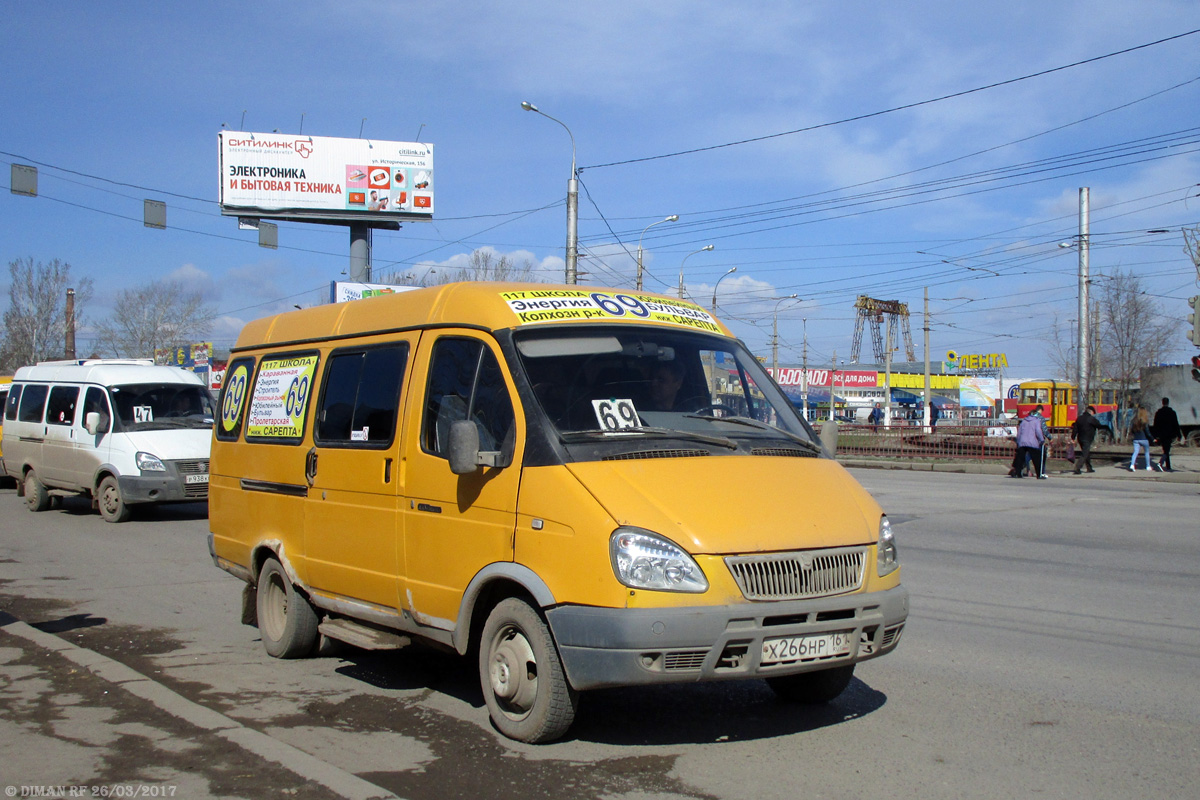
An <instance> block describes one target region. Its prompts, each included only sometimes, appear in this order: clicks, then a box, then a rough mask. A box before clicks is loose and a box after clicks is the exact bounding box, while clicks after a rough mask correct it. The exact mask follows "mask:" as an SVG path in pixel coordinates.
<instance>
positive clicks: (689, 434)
mask: <svg viewBox="0 0 1200 800" xmlns="http://www.w3.org/2000/svg"><path fill="white" fill-rule="evenodd" d="M629 433H636V434H639V435H642V436H653V437H661V438H670V439H691V440H693V441H696V442H704V443H705V444H713V445H716V446H718V447H728V448H729V449H730V450H737V449H738V446H737V442H735V441H733V440H732V439H727V438H726V437H724V436H709V435H707V434H704V433H696V432H695V431H681V430H677V429H675V428H658V427H654V426H650V425H639V426H637V427H635V428H614V429H613V430H606V431H565V432H563V433H560V434H559V435H558V436H559V438H560V439H561V440H562V441H564V442H579V441H585V440H587V439H610V438H614V437H619V436H620V435H621V434H629Z"/></svg>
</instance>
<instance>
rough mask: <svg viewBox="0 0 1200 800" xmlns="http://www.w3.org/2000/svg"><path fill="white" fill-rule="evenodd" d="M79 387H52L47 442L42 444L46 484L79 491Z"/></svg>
mask: <svg viewBox="0 0 1200 800" xmlns="http://www.w3.org/2000/svg"><path fill="white" fill-rule="evenodd" d="M78 405H79V387H78V386H69V385H68V386H61V385H60V386H51V387H50V398H49V400H47V402H46V427H45V437H46V438H45V441H44V442H43V443H42V472H41V477H42V483H44V484H46V485H47V486H60V487H65V488H75V485H76V484H75V475H76V474H77V471H76V469H75V467H74V461H75V411H76V409H77V407H78Z"/></svg>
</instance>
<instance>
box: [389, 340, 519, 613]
mask: <svg viewBox="0 0 1200 800" xmlns="http://www.w3.org/2000/svg"><path fill="white" fill-rule="evenodd" d="M414 371H415V374H417V375H420V376H423V377H424V383H425V385H424V386H419V387H418V386H416V385H414V387H413V389H412V391H411V392H410V398H409V408H408V412H407V415H406V425H407V430H406V431H405V440H406V441H405V442H404V453H405V456H404V470H403V472H404V476H405V492H406V494H407V496H408V500H407V502H406V503H405V505H404V508H403V511H404V514H405V515H406V517H407V519H406V522H405V529H404V553H405V558H406V562H407V578H408V594H407V597H406V601H407V603H406V604H407V606H408V607H409V608H410V610H412V612H413V615H414V617H415V618H416V619H417V621H418V622H420V623H422V624H425V625H432V626H434V627H438V628H442V629H445V630H450V629H453V627H454V624H455V620H456V618H457V616H458V609H459V606H460V604H461V601H462V595H463V591H464V590H465V589H466V587H467V584H468V583H469V582H470V581H471V578H473V577H474V576H475V574H476V573H477V572H479V570H480V569H482V568H483V567H485V566H486V565H488V564H491V563H494V562H503V561H511V560H512V557H513V537H514V535H515V529H516V505H517V489H518V486H519V483H520V475H521V469H520V465H521V456H522V453H523V449H524V435H525V431H524V419H523V417H522V415H521V414H520V413H519V409H517V408H514V402H513V398H514V397H515V396H516V394H515V392H513V390H512V388H511V387H512V378H511V376H509V374H508V372H507V369H506V368H505V366H504V362H503V359H502V358H500V357H499V356H498V354H497V352H496V350H495V344H494V343H493V342H492V341H491V340H490V339H485V338H483V337H481V336H480V335H479V334H477V333H475V332H473V331H461V332H458V331H436V332H432V333H430V332H427V333H426V334H425V336H424V337H423V338H422V340H421V348H420V352H419V354H418V357H417V360H416V364H415V365H414ZM462 419H471V420H473V421H474V422H475V423H476V426H477V427H478V429H479V439H480V448H481V450H498V451H500V452H501V453H502V457H501V463H502V464H504V466H499V467H483V468H480V469H478V470H477V471H475V472H473V473H470V474H468V475H455V474H454V473H452V472H451V471H450V462H449V460H448V455H449V433H450V424H451V423H452V422H454V421H456V420H462Z"/></svg>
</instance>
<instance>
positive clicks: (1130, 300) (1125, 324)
mask: <svg viewBox="0 0 1200 800" xmlns="http://www.w3.org/2000/svg"><path fill="white" fill-rule="evenodd" d="M1097 284H1098V289H1099V291H1098V292H1097V294H1098V297H1097V300H1096V308H1097V311H1098V313H1099V318H1100V332H1099V339H1100V358H1099V364H1098V366H1099V374H1100V376H1101V377H1102V378H1103V379H1107V380H1109V381H1111V382H1112V383H1113V384H1114V385H1115V386H1116V388H1117V390H1118V395H1117V397H1118V400H1117V402H1118V404H1120V405H1124V404H1125V403H1126V399H1127V398H1128V396H1129V390H1130V389H1131V388H1132V386H1133V385H1134V384H1135V383H1137V382H1138V380H1139V377H1140V371H1141V368H1142V367H1144V366H1146V365H1148V364H1153V363H1155V362H1157V361H1160V360H1161V358H1162V356H1163V354H1164V353H1166V352H1169V351H1170V350H1171V346H1170V340H1171V337H1173V336H1174V335H1175V332H1176V329H1177V327H1178V323H1177V320H1174V319H1172V318H1171V317H1169V316H1167V315H1166V314H1164V313H1163V311H1162V308H1161V306H1160V304H1159V303H1158V302H1157V301H1156V300H1154V299H1153V298H1151V297H1150V296H1149V295H1147V294H1146V293H1145V291H1144V290H1143V288H1142V281H1141V279H1140V278H1139V277H1138V276H1136V275H1134V274H1132V273H1129V272H1124V271H1122V270H1120V269H1117V270H1116V271H1115V272H1113V273H1111V274H1108V275H1102V276H1100V279H1099V280H1098V281H1097Z"/></svg>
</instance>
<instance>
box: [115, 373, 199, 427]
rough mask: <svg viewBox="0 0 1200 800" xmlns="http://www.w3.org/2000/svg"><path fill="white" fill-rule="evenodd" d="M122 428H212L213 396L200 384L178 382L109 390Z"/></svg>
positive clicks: (116, 387)
mask: <svg viewBox="0 0 1200 800" xmlns="http://www.w3.org/2000/svg"><path fill="white" fill-rule="evenodd" d="M109 393H110V395H111V396H112V401H113V407H114V408H115V409H116V414H117V418H118V419H119V420H120V421H121V429H123V430H126V431H162V430H170V429H176V428H211V427H212V424H213V402H212V397H211V395H209V393H208V391H207V390H206V389H205V388H204V387H203V386H195V385H189V384H180V383H137V384H123V385H121V386H113V387H111V388H110V389H109Z"/></svg>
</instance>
